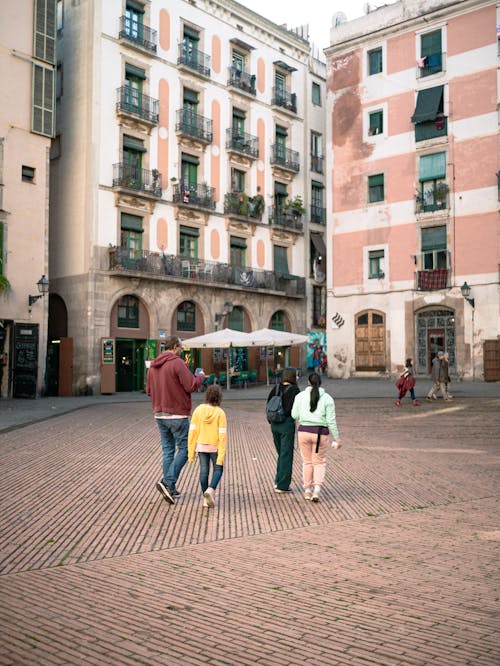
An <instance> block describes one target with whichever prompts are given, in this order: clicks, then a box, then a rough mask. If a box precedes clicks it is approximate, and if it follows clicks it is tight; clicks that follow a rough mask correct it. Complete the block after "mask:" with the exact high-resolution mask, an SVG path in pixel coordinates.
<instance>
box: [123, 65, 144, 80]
mask: <svg viewBox="0 0 500 666" xmlns="http://www.w3.org/2000/svg"><path fill="white" fill-rule="evenodd" d="M125 73H126V74H129V75H130V76H135V77H136V78H137V79H143V80H144V79H145V78H146V72H145V71H144V70H143V69H140V68H139V67H134V65H129V64H128V63H127V64H126V65H125Z"/></svg>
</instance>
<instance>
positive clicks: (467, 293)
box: [460, 282, 475, 307]
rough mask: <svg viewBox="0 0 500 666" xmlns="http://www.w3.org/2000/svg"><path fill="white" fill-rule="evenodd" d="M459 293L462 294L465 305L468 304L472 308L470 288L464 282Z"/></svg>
mask: <svg viewBox="0 0 500 666" xmlns="http://www.w3.org/2000/svg"><path fill="white" fill-rule="evenodd" d="M460 291H461V292H462V296H463V297H464V298H465V300H466V301H467V303H470V304H471V305H472V307H474V305H475V301H474V298H471V295H470V292H471V288H470V287H469V285H468V284H467V282H464V283H463V285H462V286H461V287H460Z"/></svg>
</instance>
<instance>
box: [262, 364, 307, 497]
mask: <svg viewBox="0 0 500 666" xmlns="http://www.w3.org/2000/svg"><path fill="white" fill-rule="evenodd" d="M298 393H300V389H299V387H298V386H297V371H296V370H295V369H293V368H286V369H285V370H284V371H283V376H282V379H281V382H280V384H279V385H278V393H276V387H274V388H273V390H272V391H271V392H270V393H269V396H268V398H267V402H268V403H269V401H270V400H271V398H272V397H273V396H275V395H279V396H281V402H282V406H283V417H284V418H283V421H282V422H281V423H276V422H273V423H271V432H272V434H273V441H274V446H275V448H276V452H277V454H278V461H277V465H276V475H275V477H274V491H275V492H276V493H289V492H291V488H290V483H291V481H292V467H293V447H294V445H295V421H294V420H293V419H292V417H291V411H292V406H293V401H294V400H295V396H296V395H298Z"/></svg>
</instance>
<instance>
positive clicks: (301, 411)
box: [291, 372, 340, 502]
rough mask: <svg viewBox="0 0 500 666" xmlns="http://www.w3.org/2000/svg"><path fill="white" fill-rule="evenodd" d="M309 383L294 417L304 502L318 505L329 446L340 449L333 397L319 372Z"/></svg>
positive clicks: (313, 374)
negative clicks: (325, 386)
mask: <svg viewBox="0 0 500 666" xmlns="http://www.w3.org/2000/svg"><path fill="white" fill-rule="evenodd" d="M308 380H309V384H308V386H307V387H306V388H305V389H304V390H303V391H301V392H300V393H299V394H298V395H297V396H296V397H295V400H294V403H293V407H292V414H291V415H292V418H293V419H295V421H298V422H299V427H298V430H297V436H298V443H299V449H300V453H301V456H302V474H303V484H304V499H306V500H312V501H313V502H318V501H319V495H320V492H321V486H322V485H323V482H324V479H325V472H326V452H327V450H328V444H329V442H330V441H331V442H332V446H333V447H334V448H335V449H338V448H340V437H339V430H338V428H337V419H336V414H335V402H334V400H333V398H332V396H331V395H329V394H328V393H327V392H326V391H325V389H323V388H321V377H320V376H319V375H318V374H317V373H316V372H313V373H312V374H310V375H309V377H308Z"/></svg>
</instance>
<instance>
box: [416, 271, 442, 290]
mask: <svg viewBox="0 0 500 666" xmlns="http://www.w3.org/2000/svg"><path fill="white" fill-rule="evenodd" d="M449 276H450V271H449V270H448V269H447V268H436V269H434V270H428V271H417V272H416V273H415V282H416V284H415V288H416V289H418V290H419V291H434V290H436V289H448V288H449V287H450V284H449V281H448V278H449Z"/></svg>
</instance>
